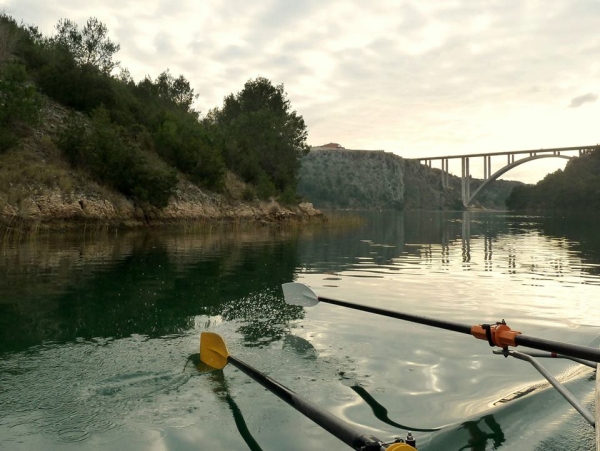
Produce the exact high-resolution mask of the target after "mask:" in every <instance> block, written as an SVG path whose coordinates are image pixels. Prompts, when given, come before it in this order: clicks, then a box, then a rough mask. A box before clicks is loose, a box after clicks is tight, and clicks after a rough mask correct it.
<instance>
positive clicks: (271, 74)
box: [0, 0, 600, 183]
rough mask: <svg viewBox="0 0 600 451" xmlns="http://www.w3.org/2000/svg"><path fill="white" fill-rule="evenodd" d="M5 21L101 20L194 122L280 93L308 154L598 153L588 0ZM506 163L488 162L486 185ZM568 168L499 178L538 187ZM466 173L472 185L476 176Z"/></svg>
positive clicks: (43, 8)
mask: <svg viewBox="0 0 600 451" xmlns="http://www.w3.org/2000/svg"><path fill="white" fill-rule="evenodd" d="M0 10H4V12H6V13H7V14H9V15H11V16H13V17H14V18H15V19H17V20H18V21H23V22H24V23H26V24H34V25H37V26H38V27H39V28H40V30H41V31H42V32H43V33H44V35H47V36H49V35H52V34H53V33H54V26H55V24H56V23H57V22H58V20H59V19H61V18H69V19H71V20H74V21H75V22H77V23H78V24H79V25H80V26H83V25H84V24H85V22H86V20H87V19H88V18H89V17H97V18H98V19H99V20H100V21H101V22H103V23H105V24H106V25H107V26H108V29H109V35H110V38H111V39H112V40H113V41H115V42H118V43H119V44H120V45H121V50H120V52H119V53H118V54H117V55H116V59H118V60H119V61H121V66H122V67H124V68H127V69H128V70H129V71H130V73H131V75H132V76H133V78H134V80H136V81H139V80H141V79H143V78H144V77H145V76H146V75H149V76H150V77H152V78H156V77H157V76H158V75H159V74H160V73H161V72H163V71H164V70H166V69H169V70H170V72H171V73H172V74H173V75H175V76H178V75H179V74H182V75H184V76H185V77H186V78H187V79H188V80H189V81H190V83H191V85H192V87H193V88H194V90H195V92H196V93H197V94H199V97H198V100H197V102H196V104H195V108H196V109H197V110H199V111H201V112H202V113H206V112H208V110H209V109H211V108H214V107H220V106H222V102H223V98H224V97H225V96H226V95H228V94H230V93H237V92H239V91H240V90H241V89H242V88H243V85H244V83H245V82H246V81H248V80H249V79H254V78H256V77H259V76H261V77H266V78H268V79H269V80H271V82H272V83H273V84H275V85H279V84H283V85H284V86H285V91H286V92H287V95H288V99H289V100H290V102H291V105H292V108H293V109H294V110H296V111H297V112H298V113H299V114H300V115H302V116H303V117H304V120H305V122H306V124H307V127H308V144H309V145H313V146H317V145H322V144H325V143H329V142H337V143H340V144H341V145H342V146H344V147H346V148H347V149H368V150H385V151H387V152H393V153H395V154H398V155H400V156H402V157H405V158H418V157H427V156H441V155H452V154H470V153H481V152H500V151H506V150H527V149H540V148H553V147H571V146H583V145H594V144H597V143H598V142H600V136H599V133H598V125H597V120H598V118H600V101H599V100H598V96H599V95H600V33H598V24H599V23H600V2H599V1H597V0H593V1H588V0H543V1H541V0H540V1H538V0H487V1H483V0H436V1H430V0H418V1H390V0H369V1H365V0H361V1H353V0H327V1H323V0H261V1H260V2H254V1H247V0H178V1H176V2H173V1H168V0H143V1H142V0H87V1H85V2H83V1H81V0H54V1H51V2H50V1H47V0H0ZM505 163H506V157H501V158H500V157H498V159H492V172H495V171H496V170H498V169H500V168H501V167H502V166H503V165H504V164H505ZM565 163H566V160H562V159H543V160H539V161H536V162H531V163H527V164H524V165H522V166H518V167H517V168H515V169H513V170H512V171H510V172H508V173H507V174H506V175H505V176H504V178H505V179H513V180H521V181H524V182H529V183H533V182H535V181H537V180H539V179H541V178H543V177H544V176H545V175H546V174H548V173H550V172H553V171H555V170H556V169H558V168H562V167H564V165H565ZM438 167H439V166H438ZM450 172H452V173H455V174H458V173H459V172H460V164H459V163H458V160H456V163H453V162H451V164H450ZM471 172H472V175H473V176H475V177H481V176H482V175H483V162H481V164H479V163H477V162H473V163H471Z"/></svg>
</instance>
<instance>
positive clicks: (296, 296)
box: [281, 282, 319, 307]
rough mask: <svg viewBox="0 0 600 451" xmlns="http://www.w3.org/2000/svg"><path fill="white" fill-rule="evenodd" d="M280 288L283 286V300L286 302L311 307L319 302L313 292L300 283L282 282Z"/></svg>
mask: <svg viewBox="0 0 600 451" xmlns="http://www.w3.org/2000/svg"><path fill="white" fill-rule="evenodd" d="M281 288H283V296H284V298H285V302H287V303H288V304H291V305H299V306H301V307H312V306H313V305H317V304H318V303H319V298H318V297H317V295H316V294H315V292H314V291H313V290H311V289H310V288H308V287H307V286H306V285H304V284H302V283H297V282H291V283H284V284H283V285H281Z"/></svg>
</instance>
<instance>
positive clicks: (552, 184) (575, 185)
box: [506, 149, 600, 211]
mask: <svg viewBox="0 0 600 451" xmlns="http://www.w3.org/2000/svg"><path fill="white" fill-rule="evenodd" d="M506 206H507V207H508V208H509V209H511V210H571V211H576V210H580V211H600V149H595V150H594V151H592V152H591V153H589V154H587V155H582V156H581V157H578V158H573V159H572V160H570V161H569V162H568V163H567V165H566V167H565V169H564V171H563V170H561V169H559V170H558V171H556V172H554V173H552V174H549V175H547V176H546V177H544V179H543V180H541V181H539V182H538V183H537V184H535V185H523V186H518V187H515V188H514V189H513V190H512V192H511V194H510V196H509V198H508V199H507V201H506Z"/></svg>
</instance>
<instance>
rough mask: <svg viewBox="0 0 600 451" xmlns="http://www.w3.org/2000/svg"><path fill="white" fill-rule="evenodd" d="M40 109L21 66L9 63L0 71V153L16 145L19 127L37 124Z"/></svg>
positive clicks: (38, 96)
mask: <svg viewBox="0 0 600 451" xmlns="http://www.w3.org/2000/svg"><path fill="white" fill-rule="evenodd" d="M41 106H42V100H41V97H40V95H39V94H38V92H37V91H36V89H35V87H34V86H32V84H31V83H30V82H29V81H28V80H27V72H26V71H25V67H24V66H22V65H20V64H15V63H10V64H6V65H4V66H2V67H1V68H0V152H3V151H5V150H7V149H9V148H10V147H12V146H13V145H15V144H16V142H17V139H18V134H19V132H20V131H21V128H22V126H23V125H30V124H34V123H36V122H37V121H38V119H39V112H40V108H41Z"/></svg>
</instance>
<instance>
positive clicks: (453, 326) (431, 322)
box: [318, 296, 471, 335]
mask: <svg viewBox="0 0 600 451" xmlns="http://www.w3.org/2000/svg"><path fill="white" fill-rule="evenodd" d="M318 299H319V301H321V302H326V303H327V304H334V305H339V306H342V307H348V308H351V309H354V310H361V311H363V312H369V313H374V314H376V315H383V316H388V317H390V318H396V319H401V320H404V321H410V322H412V323H418V324H424V325H426V326H432V327H437V328H440V329H445V330H451V331H453V332H460V333H462V334H467V335H471V326H469V325H466V324H461V323H455V322H452V321H440V320H437V319H433V318H427V317H425V316H419V315H410V314H408V313H400V312H395V311H393V310H387V309H382V308H377V307H371V306H368V305H360V304H353V303H351V302H345V301H339V300H337V299H328V298H322V297H321V296H319V297H318Z"/></svg>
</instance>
